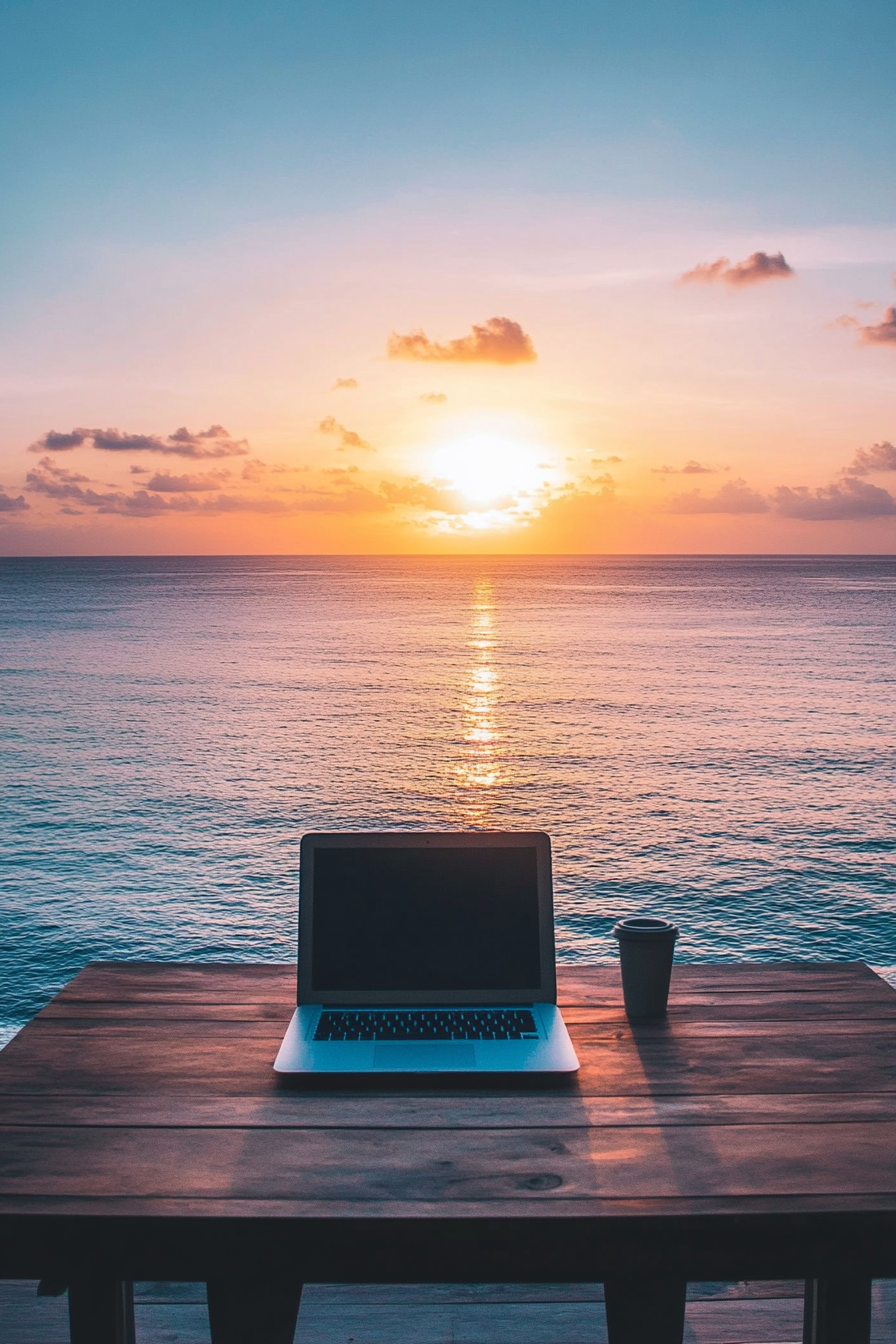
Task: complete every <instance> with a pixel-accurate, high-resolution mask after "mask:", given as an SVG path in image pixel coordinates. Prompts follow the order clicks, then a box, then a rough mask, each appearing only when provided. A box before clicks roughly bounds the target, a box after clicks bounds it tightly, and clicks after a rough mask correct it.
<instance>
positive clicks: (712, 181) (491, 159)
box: [0, 0, 896, 257]
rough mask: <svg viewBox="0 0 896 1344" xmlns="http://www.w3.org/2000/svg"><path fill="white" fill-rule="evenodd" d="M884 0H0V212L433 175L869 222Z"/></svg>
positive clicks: (142, 225) (191, 208)
mask: <svg viewBox="0 0 896 1344" xmlns="http://www.w3.org/2000/svg"><path fill="white" fill-rule="evenodd" d="M894 39H896V10H894V7H893V6H892V5H891V4H887V3H880V2H879V0H877V2H873V3H869V0H850V3H845V2H842V0H841V2H838V3H830V2H829V0H815V2H814V3H812V2H809V3H807V2H806V0H799V2H798V3H786V2H785V3H780V0H777V2H776V3H763V0H750V3H726V4H720V3H712V4H708V3H681V2H680V3H668V0H667V2H666V3H644V0H635V2H634V3H627V4H621V3H619V4H600V3H590V4H586V3H570V2H569V0H559V2H556V0H552V2H551V3H547V0H541V2H540V3H532V2H531V0H529V2H527V0H512V3H505V2H503V0H486V3H481V0H480V3H476V4H470V3H464V2H463V0H459V2H455V3H451V4H444V5H435V4H431V5H425V4H408V3H387V2H384V0H367V2H366V3H346V2H345V0H325V2H324V3H307V2H305V3H303V2H302V0H291V3H284V2H283V0H276V2H274V3H271V0H266V2H262V3H233V0H229V2H228V0H219V2H218V3H214V4H211V3H201V2H200V0H186V3H185V2H184V0H179V2H178V3H172V0H156V3H153V4H152V5H149V4H134V3H91V2H90V0H45V2H44V3H34V0H25V2H24V3H23V2H22V0H19V2H18V3H15V2H14V0H7V3H6V4H5V5H4V7H3V15H2V52H3V53H4V55H3V58H2V75H0V125H2V127H3V128H5V129H4V130H3V134H2V160H0V170H2V177H3V180H4V181H5V182H6V184H7V193H8V194H7V208H6V210H5V211H4V215H5V218H6V223H5V232H6V234H7V238H8V239H10V241H11V242H13V243H14V244H15V245H16V251H17V252H18V253H19V256H20V257H22V256H23V255H24V256H27V255H28V254H29V253H30V252H31V250H32V249H37V248H40V247H41V245H42V244H44V245H46V243H47V242H48V241H49V242H50V243H52V240H53V238H54V237H55V236H57V235H58V234H62V235H68V234H70V233H72V232H75V233H78V234H81V233H85V234H90V233H91V232H96V233H98V234H104V235H106V234H112V235H115V236H119V237H120V236H122V235H127V236H134V235H142V236H146V235H147V234H153V235H157V234H158V233H159V232H162V233H164V234H167V235H170V234H176V233H188V234H196V233H197V232H198V233H201V232H203V231H204V230H209V231H214V230H217V229H220V228H221V227H222V226H226V225H228V224H230V223H233V222H234V221H238V220H245V219H248V218H252V219H256V218H267V217H271V216H275V217H276V216H280V215H282V214H283V213H284V212H288V213H293V212H295V211H302V212H304V211H316V210H322V209H331V208H333V207H334V206H340V205H352V204H357V203H359V202H362V201H369V200H375V199H377V198H379V197H381V196H382V195H383V194H384V193H390V192H395V191H397V190H406V189H408V188H409V187H415V186H418V185H420V184H428V183H432V182H433V181H437V182H439V183H442V182H444V181H445V179H446V177H447V178H450V179H451V180H453V181H456V182H463V183H467V184H471V185H475V184H479V183H481V182H482V181H483V180H484V179H487V180H488V181H489V182H492V183H493V182H494V181H495V180H496V179H498V180H500V181H501V182H502V183H503V184H504V185H507V186H513V187H521V188H525V189H527V190H536V191H537V190H557V189H561V190H572V191H580V192H584V193H595V192H597V193H607V194H611V195H632V194H634V195H644V194H647V195H651V196H656V195H661V196H664V195H673V196H675V197H684V198H692V197H694V196H699V197H709V198H713V199H719V198H725V199H738V200H745V201H754V202H755V201H759V202H772V203H773V207H774V208H775V209H776V210H778V211H780V213H781V215H782V217H784V218H787V219H789V220H793V219H796V218H798V217H799V215H800V214H801V212H802V213H809V214H811V216H812V218H813V220H814V221H816V222H817V221H818V220H820V219H823V220H825V221H832V220H843V219H848V220H849V221H850V222H856V221H868V220H880V219H883V218H886V217H889V216H890V215H891V213H892V210H893V205H894V193H896V183H894V174H893V171H892V166H893V162H894V151H896V136H894V128H896V118H894V105H896V81H894V80H893V58H894V52H896V43H894Z"/></svg>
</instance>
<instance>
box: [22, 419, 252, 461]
mask: <svg viewBox="0 0 896 1344" xmlns="http://www.w3.org/2000/svg"><path fill="white" fill-rule="evenodd" d="M87 443H92V444H93V446H94V448H98V449H99V450H100V451H101V452H104V453H141V452H145V453H165V454H167V455H169V456H172V457H189V458H194V459H198V458H216V457H245V456H246V455H247V454H248V452H249V445H248V444H247V442H246V440H245V439H234V438H233V437H232V436H231V435H230V434H229V433H228V432H227V430H226V429H225V428H224V426H223V425H210V426H209V428H208V429H203V430H200V431H199V432H198V433H195V434H194V433H191V431H190V430H189V429H187V428H186V427H185V426H183V425H182V426H181V428H180V429H176V430H175V431H174V433H173V434H169V435H167V437H162V436H161V435H158V434H129V433H128V432H127V431H125V430H121V429H72V430H69V431H68V432H67V433H64V434H61V433H60V432H59V431H58V430H55V429H51V430H48V432H47V433H46V434H44V436H43V438H41V439H38V441H37V442H36V443H32V444H31V446H30V447H29V449H28V452H29V453H47V452H56V453H68V452H71V451H72V450H73V449H75V448H81V447H83V446H84V445H85V444H87Z"/></svg>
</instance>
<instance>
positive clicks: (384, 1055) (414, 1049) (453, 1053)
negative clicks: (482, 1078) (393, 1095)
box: [373, 1041, 476, 1073]
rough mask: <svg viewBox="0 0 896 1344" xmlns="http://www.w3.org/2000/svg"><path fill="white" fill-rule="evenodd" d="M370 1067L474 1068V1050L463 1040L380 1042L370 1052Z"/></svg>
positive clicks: (426, 1069) (421, 1069) (424, 1069)
mask: <svg viewBox="0 0 896 1344" xmlns="http://www.w3.org/2000/svg"><path fill="white" fill-rule="evenodd" d="M373 1067H374V1068H375V1069H414V1070H417V1071H421V1072H426V1071H432V1072H433V1073H437V1072H440V1071H441V1070H442V1069H475V1067H476V1051H475V1050H474V1048H473V1046H472V1045H471V1044H470V1043H469V1042H467V1041H445V1043H444V1045H443V1044H442V1043H441V1042H439V1044H438V1045H435V1044H433V1045H422V1044H420V1045H418V1044H417V1043H416V1042H414V1043H413V1044H411V1043H408V1044H407V1045H405V1044H404V1042H401V1043H399V1042H398V1041H394V1042H393V1041H383V1042H381V1043H380V1044H378V1045H377V1047H376V1049H375V1050H374V1052H373Z"/></svg>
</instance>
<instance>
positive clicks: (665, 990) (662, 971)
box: [613, 915, 678, 1022]
mask: <svg viewBox="0 0 896 1344" xmlns="http://www.w3.org/2000/svg"><path fill="white" fill-rule="evenodd" d="M613 936H614V938H616V939H618V941H619V962H620V967H621V970H622V996H623V999H624V1000H625V1011H626V1014H627V1016H628V1017H629V1018H630V1020H631V1021H633V1022H649V1021H651V1020H655V1019H657V1018H662V1017H665V1016H666V1005H667V1003H668V1001H669V981H670V979H671V976H672V957H673V954H674V951H675V939H676V938H677V937H678V929H677V928H676V927H675V925H674V924H670V923H669V921H668V920H667V919H656V918H653V917H651V916H648V915H634V916H632V917H630V918H629V919H620V920H619V922H618V923H617V924H616V926H615V928H614V929H613Z"/></svg>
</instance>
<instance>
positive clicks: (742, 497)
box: [666, 480, 768, 513]
mask: <svg viewBox="0 0 896 1344" xmlns="http://www.w3.org/2000/svg"><path fill="white" fill-rule="evenodd" d="M666 511H667V513H768V501H767V500H766V499H764V498H763V496H762V495H760V494H758V493H757V492H756V491H755V490H751V489H750V488H749V487H748V485H747V483H746V481H742V480H737V481H728V482H726V484H725V485H723V486H722V487H721V488H720V489H719V490H717V491H716V493H715V494H714V495H703V494H701V493H700V491H699V490H690V491H688V492H687V493H686V494H683V495H673V496H672V498H671V499H670V500H669V502H668V504H667V505H666Z"/></svg>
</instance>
